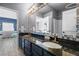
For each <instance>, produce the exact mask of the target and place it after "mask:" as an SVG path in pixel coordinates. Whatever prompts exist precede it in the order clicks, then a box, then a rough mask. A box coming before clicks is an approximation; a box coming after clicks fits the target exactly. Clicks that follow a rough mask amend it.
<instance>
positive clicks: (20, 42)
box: [18, 37, 22, 48]
mask: <svg viewBox="0 0 79 59" xmlns="http://www.w3.org/2000/svg"><path fill="white" fill-rule="evenodd" d="M18 43H19V48H22V39H21V38H20V37H19V41H18Z"/></svg>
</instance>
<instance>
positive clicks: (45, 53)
mask: <svg viewBox="0 0 79 59" xmlns="http://www.w3.org/2000/svg"><path fill="white" fill-rule="evenodd" d="M43 56H55V55H54V54H52V53H50V52H48V51H46V50H43Z"/></svg>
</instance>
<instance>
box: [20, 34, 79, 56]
mask: <svg viewBox="0 0 79 59" xmlns="http://www.w3.org/2000/svg"><path fill="white" fill-rule="evenodd" d="M70 42H71V43H70ZM73 44H74V45H73ZM77 44H79V42H75V43H73V42H72V41H68V40H67V39H62V38H61V39H60V38H57V40H56V41H54V38H53V37H50V40H47V39H45V36H44V35H39V34H28V33H27V34H24V33H20V35H19V47H20V48H21V49H22V50H23V52H24V54H25V55H26V56H67V55H79V46H78V45H77ZM74 48H75V49H74Z"/></svg>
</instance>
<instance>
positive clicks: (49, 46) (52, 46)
mask: <svg viewBox="0 0 79 59" xmlns="http://www.w3.org/2000/svg"><path fill="white" fill-rule="evenodd" d="M42 44H43V46H45V47H47V48H52V49H61V48H62V46H60V45H59V44H56V43H53V42H44V43H42Z"/></svg>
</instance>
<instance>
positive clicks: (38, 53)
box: [32, 44, 42, 56]
mask: <svg viewBox="0 0 79 59" xmlns="http://www.w3.org/2000/svg"><path fill="white" fill-rule="evenodd" d="M33 52H35V53H37V55H38V56H42V48H41V47H39V46H37V45H35V44H32V53H33Z"/></svg>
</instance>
